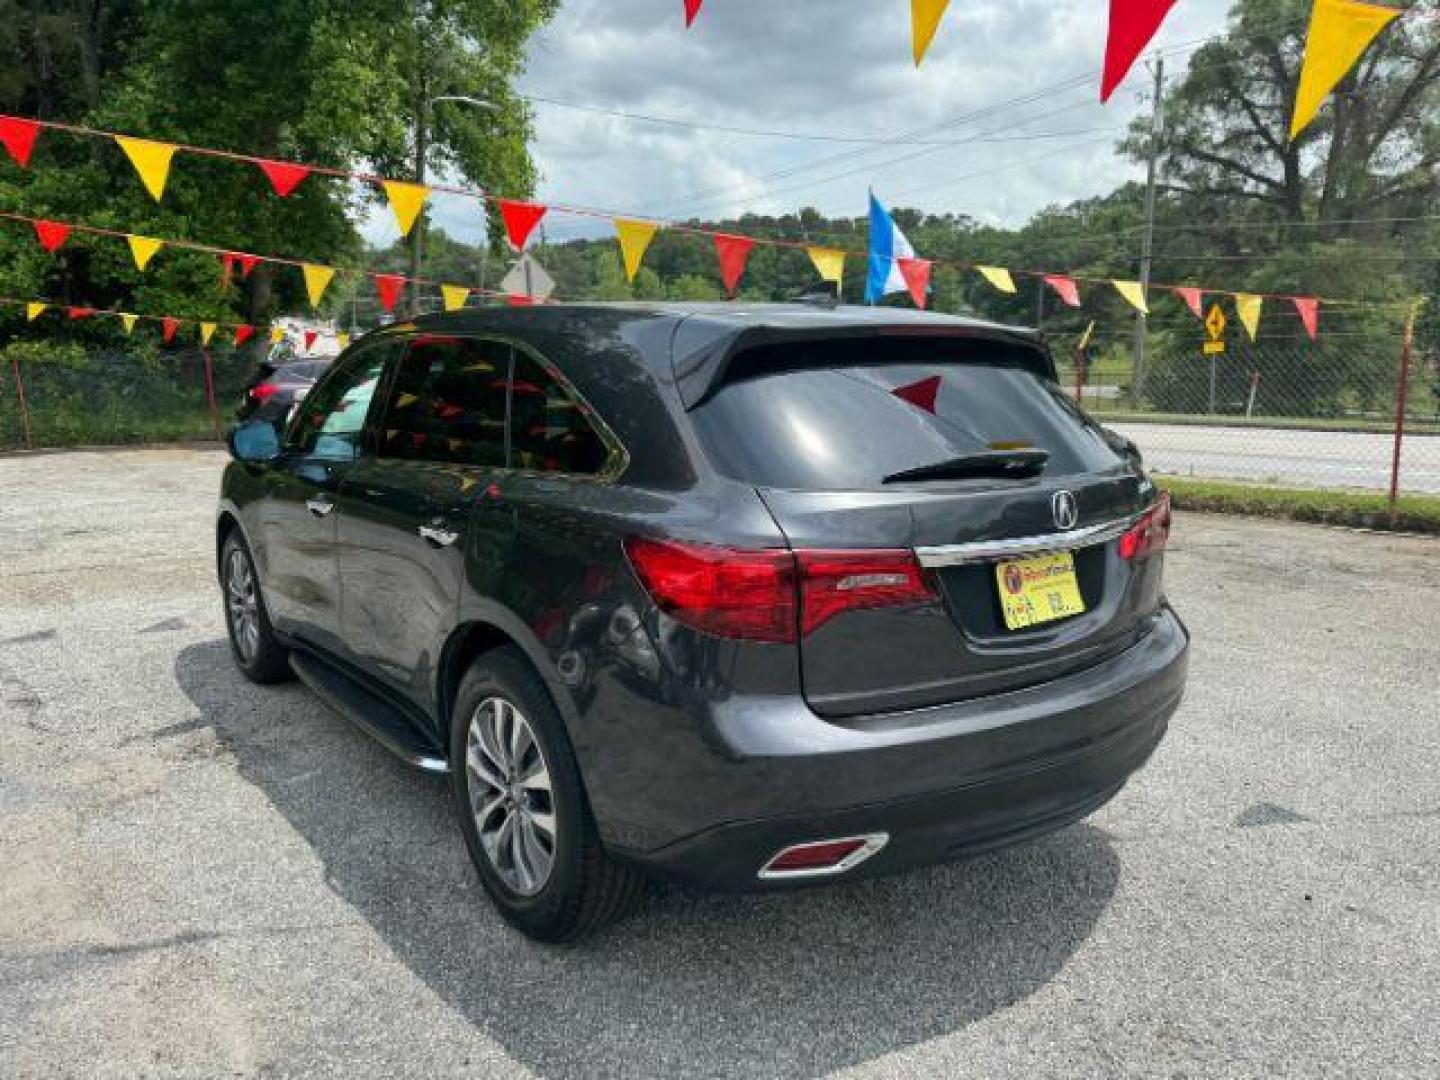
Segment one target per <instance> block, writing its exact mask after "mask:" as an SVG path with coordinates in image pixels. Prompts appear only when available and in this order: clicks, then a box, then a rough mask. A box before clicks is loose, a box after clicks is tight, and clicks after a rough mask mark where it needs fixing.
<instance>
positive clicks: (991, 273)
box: [975, 266, 1016, 293]
mask: <svg viewBox="0 0 1440 1080" xmlns="http://www.w3.org/2000/svg"><path fill="white" fill-rule="evenodd" d="M975 269H976V270H978V271H980V276H981V277H983V278H984V279H985V280H986V281H988V282H989V283H990V284H991V285H994V286H995V288H997V289H999V290H1000V291H1001V292H1003V293H1013V292H1015V291H1016V289H1015V279H1014V278H1013V277H1011V276H1010V271H1009V270H1006V269H1005V268H1004V267H1003V266H977V267H975Z"/></svg>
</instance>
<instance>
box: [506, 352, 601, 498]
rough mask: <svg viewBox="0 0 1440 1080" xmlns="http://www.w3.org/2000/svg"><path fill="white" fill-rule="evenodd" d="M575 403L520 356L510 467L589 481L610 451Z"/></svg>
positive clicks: (512, 404) (517, 355) (535, 365)
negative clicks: (577, 477)
mask: <svg viewBox="0 0 1440 1080" xmlns="http://www.w3.org/2000/svg"><path fill="white" fill-rule="evenodd" d="M587 411H588V410H587V408H586V406H584V405H583V404H582V403H581V402H579V401H578V400H576V399H575V398H574V397H573V396H572V395H571V394H570V393H569V392H568V391H567V390H566V389H565V388H564V387H563V386H562V385H561V384H560V383H559V382H558V381H557V380H556V379H555V378H554V377H553V376H552V375H550V373H549V372H547V371H546V370H545V369H544V368H543V367H542V366H541V365H540V364H539V363H538V362H536V361H535V360H534V359H533V358H531V357H529V356H526V355H525V354H524V353H521V352H519V351H517V352H516V353H515V375H514V381H513V386H512V397H511V402H510V454H511V459H510V464H511V467H512V468H516V469H530V470H533V471H536V472H563V473H571V474H573V475H579V476H589V475H593V474H595V473H598V472H600V471H601V470H602V469H604V468H605V465H606V463H607V462H608V461H609V459H610V450H609V448H608V447H607V446H606V445H605V443H604V442H603V441H602V440H601V438H600V436H599V435H597V434H596V433H595V429H594V428H593V427H592V426H591V424H590V422H589V420H588V419H587V418H586V414H587Z"/></svg>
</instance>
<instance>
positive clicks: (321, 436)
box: [286, 341, 402, 461]
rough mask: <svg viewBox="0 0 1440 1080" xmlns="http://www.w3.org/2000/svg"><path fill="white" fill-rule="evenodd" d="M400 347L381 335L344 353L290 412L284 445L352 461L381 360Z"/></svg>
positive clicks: (382, 369) (380, 371)
mask: <svg viewBox="0 0 1440 1080" xmlns="http://www.w3.org/2000/svg"><path fill="white" fill-rule="evenodd" d="M401 347H402V345H401V343H400V342H395V341H384V342H379V343H377V344H375V345H371V346H368V347H366V348H363V349H360V350H358V351H356V352H355V353H354V354H353V355H351V356H348V357H346V358H345V361H344V362H343V364H342V365H341V366H340V367H339V368H337V369H336V371H335V373H334V375H333V377H331V378H328V379H326V380H324V381H323V382H322V383H320V384H319V385H318V386H317V387H316V388H315V389H314V390H313V391H312V392H311V393H310V394H309V395H308V396H307V397H306V398H305V401H304V403H303V404H302V405H301V406H300V408H299V411H298V412H297V413H296V414H295V421H294V423H293V424H292V425H291V427H290V433H289V437H288V439H287V440H286V446H287V448H289V449H291V450H298V451H300V452H301V453H307V454H312V455H314V456H315V457H322V458H327V459H329V460H332V461H353V460H354V459H355V458H356V457H358V456H359V454H360V448H361V442H362V438H363V432H364V430H365V417H366V415H367V414H368V413H369V411H370V402H371V400H372V399H373V398H374V397H375V388H376V387H377V386H378V385H379V383H380V377H381V376H382V375H384V373H385V364H386V362H387V361H388V360H389V359H390V357H392V356H394V355H395V354H396V353H397V352H398V351H399V350H400V348H401Z"/></svg>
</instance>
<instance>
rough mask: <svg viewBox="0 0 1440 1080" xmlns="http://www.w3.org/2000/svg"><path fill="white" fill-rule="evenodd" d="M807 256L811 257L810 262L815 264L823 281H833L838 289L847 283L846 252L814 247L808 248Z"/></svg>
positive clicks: (816, 270)
mask: <svg viewBox="0 0 1440 1080" xmlns="http://www.w3.org/2000/svg"><path fill="white" fill-rule="evenodd" d="M805 254H807V255H809V256H810V261H811V262H812V263H814V264H815V272H816V273H817V274H819V275H820V280H821V281H833V282H834V283H835V287H836V288H839V287H840V285H841V284H842V283H843V282H844V281H845V252H843V251H837V250H836V249H835V248H820V247H813V248H806V249H805Z"/></svg>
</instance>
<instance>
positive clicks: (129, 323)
mask: <svg viewBox="0 0 1440 1080" xmlns="http://www.w3.org/2000/svg"><path fill="white" fill-rule="evenodd" d="M139 318H140V316H139V315H126V314H125V313H124V312H122V313H121V314H120V321H121V322H122V323H124V324H125V333H127V334H128V333H130V331H132V330H134V329H135V323H136V321H137V320H138V319H139Z"/></svg>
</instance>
